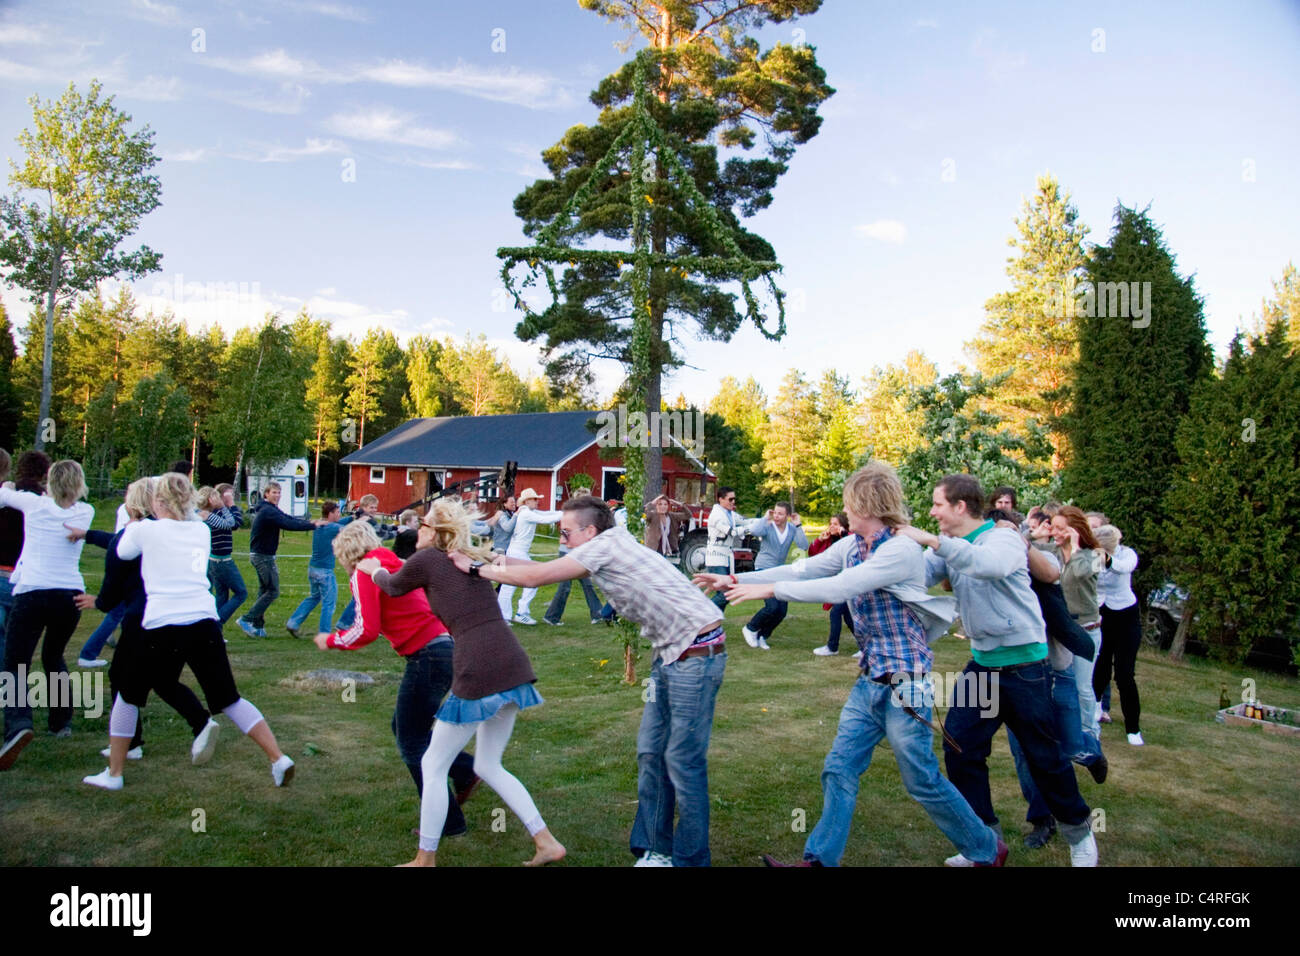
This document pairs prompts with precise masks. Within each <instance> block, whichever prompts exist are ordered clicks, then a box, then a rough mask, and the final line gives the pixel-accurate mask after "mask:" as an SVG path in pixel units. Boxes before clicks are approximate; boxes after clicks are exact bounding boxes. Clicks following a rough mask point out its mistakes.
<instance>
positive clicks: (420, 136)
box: [325, 108, 460, 149]
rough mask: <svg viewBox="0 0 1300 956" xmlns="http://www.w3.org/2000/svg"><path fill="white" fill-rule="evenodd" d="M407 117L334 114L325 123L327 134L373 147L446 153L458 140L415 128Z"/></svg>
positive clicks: (371, 112) (444, 132)
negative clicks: (378, 145) (412, 147)
mask: <svg viewBox="0 0 1300 956" xmlns="http://www.w3.org/2000/svg"><path fill="white" fill-rule="evenodd" d="M413 120H414V117H413V116H412V115H411V114H409V113H399V112H397V111H396V110H391V109H387V108H380V109H374V110H356V111H354V112H352V113H337V114H335V115H334V116H331V117H330V118H329V119H327V120H326V121H325V128H326V129H327V130H329V131H330V132H331V133H337V134H338V135H340V136H348V137H352V138H355V139H364V140H368V141H370V142H376V143H395V144H397V145H399V146H418V147H420V148H421V149H448V148H449V147H452V146H455V145H457V144H458V143H459V142H460V138H459V137H458V136H457V135H456V134H455V133H452V132H450V131H448V130H443V129H433V128H431V127H428V126H417V125H415V124H414V123H413V122H412V121H413Z"/></svg>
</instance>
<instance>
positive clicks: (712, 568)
mask: <svg viewBox="0 0 1300 956" xmlns="http://www.w3.org/2000/svg"><path fill="white" fill-rule="evenodd" d="M704 570H705V571H708V572H709V573H710V574H730V573H731V568H729V567H727V566H726V565H725V564H710V565H709V566H708V567H706V568H705V569H704ZM712 600H713V603H714V605H715V606H716V607H717V608H718V610H719V611H721V610H723V609H725V608H726V606H727V596H726V595H725V594H723V593H722V592H721V591H716V592H714V594H713V598H712Z"/></svg>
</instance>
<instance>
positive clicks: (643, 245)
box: [497, 50, 785, 674]
mask: <svg viewBox="0 0 1300 956" xmlns="http://www.w3.org/2000/svg"><path fill="white" fill-rule="evenodd" d="M649 65H653V63H652V53H651V51H649V50H643V51H641V52H640V53H638V54H637V57H636V66H635V74H634V92H633V101H632V116H631V119H630V121H629V122H628V123H627V125H626V126H625V127H624V128H623V130H622V131H621V132H620V133H619V134H618V136H617V137H616V138H615V139H614V142H613V143H612V144H611V145H610V147H609V149H608V150H607V151H606V153H605V155H604V156H603V157H601V159H600V162H598V163H597V164H596V166H595V168H593V170H592V172H591V175H590V176H588V177H587V180H586V181H585V182H584V183H583V184H582V185H581V186H579V187H578V189H577V190H576V191H575V192H574V194H573V195H572V196H571V197H570V198H569V200H568V201H567V202H566V203H565V204H564V207H563V208H562V209H561V210H560V212H559V214H558V215H556V217H555V218H554V219H553V220H551V222H550V223H548V224H547V225H546V226H544V227H543V228H542V229H541V230H539V231H538V233H537V241H536V243H535V244H534V245H531V246H507V247H503V248H501V249H498V250H497V257H498V258H500V259H502V260H503V264H502V266H501V279H502V282H503V283H504V285H505V288H506V289H507V290H508V291H509V293H510V295H511V297H512V298H513V299H514V305H515V308H517V309H519V310H521V311H522V312H524V313H525V314H526V315H531V314H532V309H531V308H530V307H529V306H528V304H527V303H526V302H525V301H524V300H523V297H522V295H521V293H520V289H521V288H523V287H528V286H533V285H536V283H537V280H538V277H539V274H540V275H541V276H543V277H544V278H545V280H546V287H547V289H549V290H550V293H551V296H552V300H553V301H558V300H559V299H560V288H559V285H558V283H557V282H556V280H555V271H554V269H553V266H554V265H556V264H558V263H565V262H567V263H568V264H569V266H570V267H574V268H576V267H577V266H578V265H579V263H602V264H606V265H613V266H615V267H616V268H618V269H619V270H620V273H621V275H625V276H627V278H626V281H628V282H629V284H630V291H631V298H632V335H631V342H630V345H629V350H628V351H629V359H630V362H629V365H630V368H629V370H628V378H629V383H630V385H631V388H630V389H629V393H630V396H631V400H630V401H629V403H628V404H629V411H631V412H636V411H640V412H642V413H644V412H646V411H647V409H646V407H645V395H646V387H647V384H648V383H649V380H650V375H651V373H652V371H653V365H652V354H653V351H654V338H655V336H654V331H653V327H652V324H651V319H652V316H653V310H652V306H651V302H650V280H651V276H652V275H653V274H654V272H655V270H666V271H671V272H675V273H678V274H680V275H681V276H682V277H683V278H686V277H687V276H689V275H690V274H691V273H697V274H699V275H701V276H703V277H705V278H706V279H710V280H713V281H714V282H735V281H738V282H739V283H740V289H741V295H742V297H743V298H744V300H745V317H746V318H748V319H749V320H750V321H751V322H753V323H754V325H755V326H756V327H757V328H758V330H759V332H760V333H761V334H762V335H763V336H764V337H765V338H768V339H773V340H774V339H779V338H781V337H782V336H783V335H784V334H785V294H784V293H783V292H782V291H781V290H780V289H779V288H778V287H777V285H776V281H775V280H774V278H773V275H774V273H776V272H779V271H780V269H781V265H780V263H778V262H775V261H771V260H764V259H751V258H749V257H748V256H746V255H744V254H743V253H742V252H741V250H740V246H739V244H738V243H737V242H736V237H735V234H734V232H733V230H732V229H730V228H729V227H728V226H727V225H726V224H725V223H724V222H723V221H722V219H721V217H720V216H719V215H718V212H717V210H716V209H714V208H713V205H712V204H711V203H710V202H709V201H708V199H706V198H705V196H704V195H703V194H702V193H701V192H700V190H699V188H698V187H697V186H696V185H695V181H694V179H692V177H691V175H690V172H689V171H688V170H687V168H686V166H685V164H683V162H682V160H681V157H679V156H678V155H677V152H676V151H675V150H674V149H673V147H672V145H671V144H670V143H669V142H668V138H667V136H666V135H665V134H664V132H663V130H662V129H660V127H659V124H658V123H656V122H655V120H654V117H653V116H652V115H651V113H650V110H649V107H648V106H647V103H646V98H647V80H646V72H647V67H648V66H649ZM625 153H630V157H629V165H630V169H629V175H628V186H627V188H628V199H629V202H630V207H631V211H632V248H631V250H630V251H626V252H622V251H617V250H604V249H579V248H576V247H573V246H569V245H567V244H566V243H565V241H564V235H563V234H564V231H565V228H566V226H567V225H568V224H569V223H570V222H571V221H572V220H573V219H574V218H576V217H577V216H578V215H579V214H580V213H581V211H582V209H584V208H585V206H586V204H587V202H588V201H589V200H590V199H592V198H593V197H594V196H595V195H596V192H597V189H598V188H599V187H600V186H601V184H603V183H605V182H606V181H607V180H608V178H609V177H610V176H611V175H613V174H614V169H615V167H616V166H617V165H618V163H619V162H620V161H621V159H622V157H623V155H624V154H625ZM656 160H657V164H656ZM656 165H661V166H662V167H663V169H664V170H665V172H666V173H667V179H668V182H669V184H670V185H671V186H674V187H676V189H677V190H678V191H679V193H680V195H681V196H682V198H683V200H684V202H683V204H682V208H681V209H680V210H679V212H680V213H681V215H682V217H683V219H684V220H685V221H686V222H687V223H689V224H691V225H692V226H695V227H696V228H698V229H700V230H701V231H702V232H704V233H705V234H706V235H707V236H708V237H709V238H710V239H711V240H712V241H713V244H714V246H715V247H718V248H721V249H722V250H723V251H724V252H725V253H726V254H725V255H720V256H700V255H675V254H670V253H668V252H656V251H655V250H654V248H653V244H652V241H651V230H650V222H651V218H652V216H653V206H654V199H653V197H651V195H650V192H649V188H648V185H647V183H648V181H653V180H654V179H655V173H654V170H655V168H656ZM647 170H649V173H650V175H649V177H648V178H647V175H646V174H647ZM521 264H522V265H526V266H527V275H526V277H525V278H524V279H523V280H522V282H521V283H519V284H518V285H517V284H516V282H515V277H514V270H515V268H516V267H517V266H519V265H521ZM624 270H627V271H624ZM629 273H630V274H629ZM760 280H762V281H764V282H766V284H767V289H768V291H769V292H770V293H771V295H772V298H773V299H774V301H775V302H776V309H777V314H776V322H775V328H774V329H771V330H769V329H768V322H767V319H766V318H765V317H764V315H763V313H762V310H761V309H760V308H759V302H758V297H757V296H756V295H755V294H754V291H753V288H752V286H751V283H754V282H758V281H760ZM655 411H658V409H655ZM622 452H623V465H624V468H625V472H624V476H623V479H624V481H623V497H624V502H625V504H630V507H628V509H627V514H628V530H629V531H631V532H632V533H633V534H636V535H638V536H640V533H641V531H642V528H643V520H642V514H641V509H642V506H643V505H644V502H645V449H644V448H642V447H640V446H629V447H625V448H623V449H622ZM629 640H631V638H629ZM626 651H627V653H628V655H629V658H628V663H627V673H628V674H631V673H632V670H631V668H632V664H631V658H630V655H631V644H630V643H629V644H628V645H627V647H626Z"/></svg>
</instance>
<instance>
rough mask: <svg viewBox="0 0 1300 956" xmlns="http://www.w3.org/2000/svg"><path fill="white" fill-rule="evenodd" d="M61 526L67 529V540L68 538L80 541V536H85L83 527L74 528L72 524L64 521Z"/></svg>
mask: <svg viewBox="0 0 1300 956" xmlns="http://www.w3.org/2000/svg"><path fill="white" fill-rule="evenodd" d="M63 527H65V528H67V529H68V540H69V541H80V540H81V539H82V538H84V537H85V536H86V529H85V528H74V527H73V526H72V525H70V524H68V523H67V522H66V521H65V522H63Z"/></svg>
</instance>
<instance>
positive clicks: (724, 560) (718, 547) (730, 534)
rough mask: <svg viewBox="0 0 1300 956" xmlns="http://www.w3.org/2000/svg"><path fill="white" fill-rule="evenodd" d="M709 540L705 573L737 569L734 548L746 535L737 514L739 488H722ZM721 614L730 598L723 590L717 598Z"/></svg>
mask: <svg viewBox="0 0 1300 956" xmlns="http://www.w3.org/2000/svg"><path fill="white" fill-rule="evenodd" d="M708 531H709V541H708V545H707V546H706V547H705V549H704V570H706V571H708V572H709V573H710V574H730V573H731V572H732V571H734V570H735V569H736V560H735V555H734V554H733V553H732V549H733V548H734V547H735V543H736V541H737V540H738V539H739V538H742V537H743V536H744V534H745V520H744V519H743V518H741V517H740V516H739V515H737V514H736V489H735V488H730V487H728V486H726V485H721V486H719V487H718V494H717V503H716V504H714V506H713V509H712V510H711V511H710V512H709V528H708ZM713 603H714V605H715V606H716V607H717V609H718V610H719V611H721V610H723V609H724V608H726V606H727V596H726V595H725V594H723V593H722V592H721V591H718V592H716V593H715V594H714V595H713Z"/></svg>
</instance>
